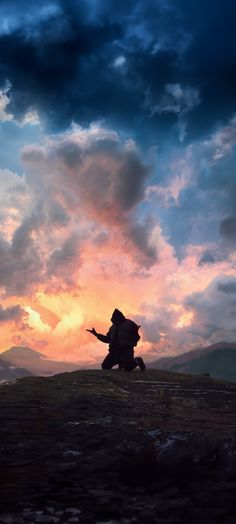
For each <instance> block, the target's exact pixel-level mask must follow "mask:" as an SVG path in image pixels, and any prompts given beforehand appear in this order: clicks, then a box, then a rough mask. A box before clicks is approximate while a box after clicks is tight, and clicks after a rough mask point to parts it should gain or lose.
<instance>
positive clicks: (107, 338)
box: [86, 328, 110, 344]
mask: <svg viewBox="0 0 236 524" xmlns="http://www.w3.org/2000/svg"><path fill="white" fill-rule="evenodd" d="M86 331H89V333H92V335H94V336H95V337H97V339H98V340H100V342H105V343H106V344H109V342H110V335H109V334H107V335H102V334H101V333H97V331H96V330H95V329H94V328H92V329H86Z"/></svg>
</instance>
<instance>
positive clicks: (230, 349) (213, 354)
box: [150, 342, 236, 382]
mask: <svg viewBox="0 0 236 524" xmlns="http://www.w3.org/2000/svg"><path fill="white" fill-rule="evenodd" d="M150 367H154V368H159V369H166V370H169V371H177V372H182V373H192V374H204V373H209V374H210V375H211V376H212V377H214V378H219V379H222V380H229V381H233V382H236V344H234V343H228V342H219V343H217V344H212V345H211V346H207V347H205V348H196V349H194V350H191V351H188V352H187V353H183V354H181V355H177V356H174V357H165V358H161V359H158V360H156V361H154V362H152V363H151V365H150Z"/></svg>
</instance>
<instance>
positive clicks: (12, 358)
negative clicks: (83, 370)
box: [0, 346, 79, 377]
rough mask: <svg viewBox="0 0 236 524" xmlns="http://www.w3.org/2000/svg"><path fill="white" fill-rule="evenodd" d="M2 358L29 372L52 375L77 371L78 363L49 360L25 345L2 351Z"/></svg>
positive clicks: (0, 356) (0, 355) (0, 354)
mask: <svg viewBox="0 0 236 524" xmlns="http://www.w3.org/2000/svg"><path fill="white" fill-rule="evenodd" d="M0 358H1V359H2V360H6V361H8V362H9V363H11V364H13V365H14V366H17V367H22V366H23V367H24V368H25V369H26V370H28V371H29V372H30V373H29V374H34V375H41V376H45V377H47V376H51V375H56V374H57V373H64V372H66V371H76V370H77V369H78V367H79V366H78V365H77V364H74V363H72V362H60V361H57V360H49V359H47V357H46V355H44V354H43V353H40V352H39V351H35V350H34V349H31V348H28V347H25V346H13V347H11V348H10V349H8V350H6V351H3V353H0Z"/></svg>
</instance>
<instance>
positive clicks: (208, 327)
mask: <svg viewBox="0 0 236 524" xmlns="http://www.w3.org/2000/svg"><path fill="white" fill-rule="evenodd" d="M235 288H236V278H234V277H233V276H228V275H222V276H221V277H217V278H214V279H213V280H212V281H211V282H210V284H209V285H208V286H207V287H206V288H205V289H204V290H203V291H201V292H197V293H192V294H191V295H189V296H188V297H186V299H185V301H184V305H185V307H186V308H190V309H191V310H192V311H193V312H194V321H193V323H192V325H191V327H190V328H189V330H190V332H194V333H198V334H201V335H202V336H203V337H206V338H208V337H210V336H212V335H214V333H216V334H217V331H220V332H221V337H222V338H221V340H224V339H225V340H234V338H235V334H236V330H235V317H236V300H235Z"/></svg>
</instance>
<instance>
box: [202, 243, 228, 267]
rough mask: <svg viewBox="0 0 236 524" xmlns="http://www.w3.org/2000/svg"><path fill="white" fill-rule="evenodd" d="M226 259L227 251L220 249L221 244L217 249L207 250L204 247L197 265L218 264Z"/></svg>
mask: <svg viewBox="0 0 236 524" xmlns="http://www.w3.org/2000/svg"><path fill="white" fill-rule="evenodd" d="M227 259H228V252H224V250H223V249H222V246H220V247H219V248H218V249H217V248H216V249H213V250H211V251H210V250H209V249H206V250H205V251H204V252H203V253H202V255H201V258H200V259H199V262H198V265H199V266H205V265H207V264H218V263H219V262H223V261H224V260H227Z"/></svg>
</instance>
